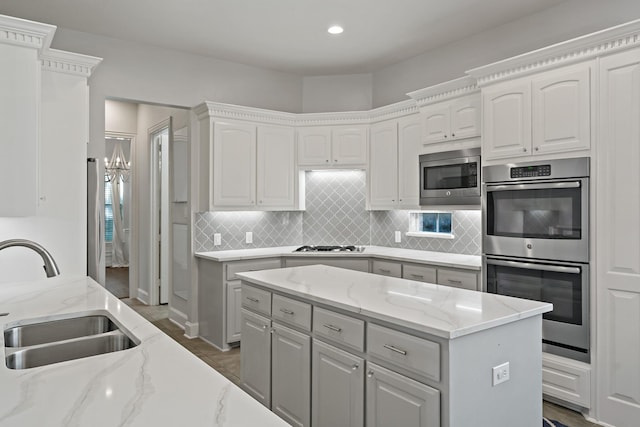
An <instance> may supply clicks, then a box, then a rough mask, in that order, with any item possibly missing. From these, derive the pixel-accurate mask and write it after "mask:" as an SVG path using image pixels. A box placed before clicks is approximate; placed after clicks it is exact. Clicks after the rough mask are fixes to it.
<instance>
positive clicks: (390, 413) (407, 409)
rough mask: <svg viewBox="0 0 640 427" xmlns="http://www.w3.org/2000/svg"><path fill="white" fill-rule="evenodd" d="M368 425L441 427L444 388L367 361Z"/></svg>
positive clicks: (375, 426) (377, 426)
mask: <svg viewBox="0 0 640 427" xmlns="http://www.w3.org/2000/svg"><path fill="white" fill-rule="evenodd" d="M366 388H367V402H366V408H367V409H366V411H367V427H388V426H403V427H440V392H439V391H438V390H436V389H434V388H432V387H429V386H427V385H425V384H422V383H419V382H417V381H414V380H412V379H410V378H407V377H405V376H404V375H400V374H398V373H396V372H393V371H390V370H388V369H385V368H383V367H381V366H378V365H376V364H375V363H371V362H367V380H366Z"/></svg>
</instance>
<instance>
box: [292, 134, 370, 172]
mask: <svg viewBox="0 0 640 427" xmlns="http://www.w3.org/2000/svg"><path fill="white" fill-rule="evenodd" d="M366 164H367V126H364V125H363V126H323V127H319V126H318V127H301V128H299V129H298V165H299V166H315V167H344V166H352V167H366Z"/></svg>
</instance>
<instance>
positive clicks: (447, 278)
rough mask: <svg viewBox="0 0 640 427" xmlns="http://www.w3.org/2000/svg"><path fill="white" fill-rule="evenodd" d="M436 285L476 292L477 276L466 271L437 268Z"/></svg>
mask: <svg viewBox="0 0 640 427" xmlns="http://www.w3.org/2000/svg"><path fill="white" fill-rule="evenodd" d="M438 284H439V285H445V286H453V287H456V288H463V289H471V290H472V291H476V290H478V275H477V274H476V273H471V272H468V271H459V270H448V269H446V268H438Z"/></svg>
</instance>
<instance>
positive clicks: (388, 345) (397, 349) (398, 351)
mask: <svg viewBox="0 0 640 427" xmlns="http://www.w3.org/2000/svg"><path fill="white" fill-rule="evenodd" d="M383 347H384V348H386V349H387V350H391V351H395V352H396V353H400V354H401V355H403V356H406V355H407V352H406V351H404V350H400V349H399V348H396V347H394V346H392V345H390V344H385V345H384V346H383Z"/></svg>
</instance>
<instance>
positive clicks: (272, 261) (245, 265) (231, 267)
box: [227, 258, 281, 280]
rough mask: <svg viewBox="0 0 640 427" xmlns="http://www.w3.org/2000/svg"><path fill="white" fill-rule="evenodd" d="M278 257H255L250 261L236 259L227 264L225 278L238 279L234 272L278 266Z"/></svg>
mask: <svg viewBox="0 0 640 427" xmlns="http://www.w3.org/2000/svg"><path fill="white" fill-rule="evenodd" d="M280 266H281V262H280V258H268V259H256V260H251V261H237V262H232V263H229V264H227V280H235V279H239V277H236V273H242V272H245V271H258V270H271V269H273V268H280Z"/></svg>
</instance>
